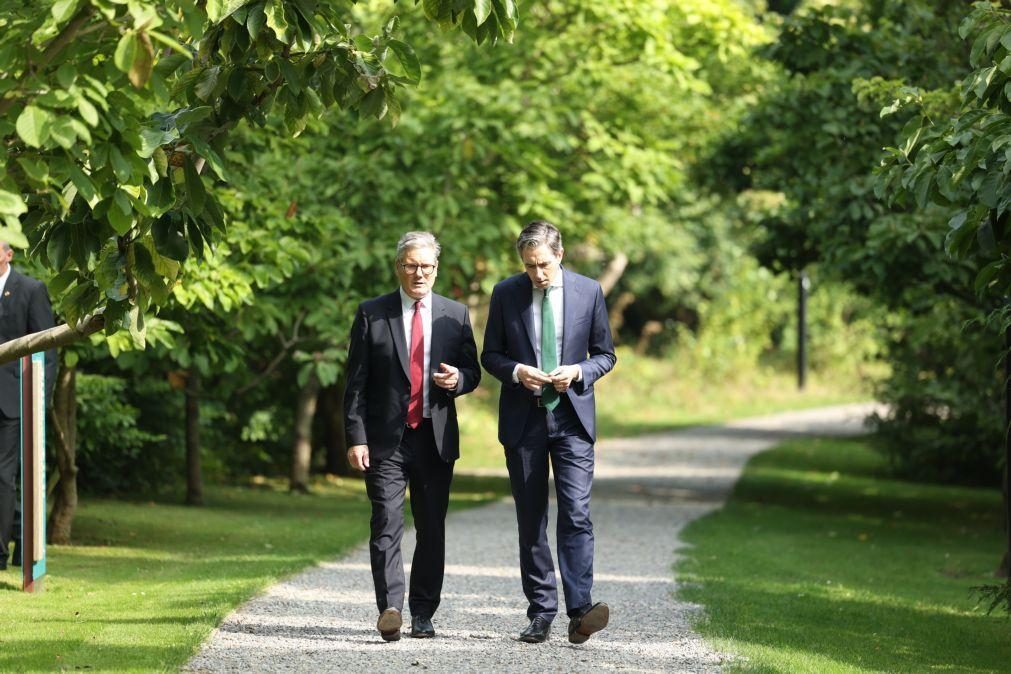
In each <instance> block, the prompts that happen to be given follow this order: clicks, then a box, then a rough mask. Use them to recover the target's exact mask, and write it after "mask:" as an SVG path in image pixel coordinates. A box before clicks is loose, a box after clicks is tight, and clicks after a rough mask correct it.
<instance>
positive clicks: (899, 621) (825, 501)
mask: <svg viewBox="0 0 1011 674" xmlns="http://www.w3.org/2000/svg"><path fill="white" fill-rule="evenodd" d="M1000 507H1001V497H1000V493H999V492H997V491H994V490H985V489H967V488H960V487H944V486H938V485H924V484H913V483H907V482H902V481H899V480H894V479H890V478H889V477H887V473H886V466H885V463H884V461H883V459H881V458H880V457H879V456H878V455H877V454H875V453H874V452H873V451H872V450H871V449H870V448H869V447H868V446H867V445H866V444H865V443H863V442H860V441H855V440H854V441H828V440H810V441H796V442H791V443H788V444H786V445H784V446H782V447H780V448H778V449H775V450H773V451H771V452H768V453H765V454H762V455H759V456H757V457H755V459H753V460H752V462H751V463H750V464H749V465H748V467H747V468H746V470H745V473H744V476H743V478H742V479H741V481H740V482H739V483H738V486H737V488H736V489H735V491H734V494H733V496H732V497H731V499H730V501H729V502H728V504H727V505H726V506H725V507H724V508H723V509H722V510H720V511H718V512H716V513H714V514H712V515H710V516H708V517H706V518H704V519H702V520H700V521H697V522H695V523H694V524H692V525H690V526H689V527H688V528H687V529H686V531H685V534H684V537H685V539H686V540H687V541H688V542H689V543H690V544H692V545H693V547H691V548H688V549H687V550H686V551H685V558H684V559H683V560H682V561H681V563H680V564H679V565H678V571H679V574H678V575H679V579H680V580H681V581H682V582H684V583H686V585H685V586H684V587H683V588H682V590H681V593H682V595H683V596H684V597H685V598H686V599H689V600H691V601H695V602H699V603H701V604H704V605H705V607H706V613H707V616H708V617H707V618H706V619H705V620H704V621H703V622H702V623H701V624H700V625H699V627H700V629H701V631H702V632H703V634H705V635H706V636H708V637H710V638H712V639H713V640H714V641H715V642H716V643H717V646H718V647H719V648H720V649H722V650H725V651H728V652H732V653H735V654H738V655H740V656H743V658H744V659H743V660H741V661H739V662H738V663H737V664H736V666H735V668H737V669H740V670H743V671H749V672H751V671H755V672H851V671H852V672H856V671H893V672H900V671H901V672H927V671H958V672H992V671H1007V663H1008V662H1011V639H1009V630H1011V627H1009V624H1008V622H1007V620H1006V619H1002V618H997V617H988V616H986V615H984V614H983V613H982V612H981V611H980V610H978V609H977V608H976V605H975V601H974V599H973V598H972V597H971V593H970V589H969V588H970V587H972V586H974V585H979V584H983V583H992V582H993V578H992V575H991V574H992V573H993V571H994V569H995V568H996V567H997V564H998V562H999V561H1000V556H1001V544H1002V541H1003V535H1002V526H1001V521H1000Z"/></svg>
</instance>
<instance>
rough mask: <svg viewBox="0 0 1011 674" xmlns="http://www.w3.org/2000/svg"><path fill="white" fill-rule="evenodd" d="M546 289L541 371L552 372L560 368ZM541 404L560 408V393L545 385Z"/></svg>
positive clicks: (542, 327) (553, 314)
mask: <svg viewBox="0 0 1011 674" xmlns="http://www.w3.org/2000/svg"><path fill="white" fill-rule="evenodd" d="M549 290H551V286H548V287H547V288H545V289H544V300H543V301H542V302H541V369H542V370H544V371H545V372H549V373H550V372H552V371H554V369H555V368H557V367H558V347H557V345H556V344H555V312H554V311H552V310H551V296H550V295H548V291H549ZM541 402H542V403H543V404H544V406H545V407H547V408H548V409H549V410H553V409H555V408H556V407H558V391H556V390H555V389H554V387H553V386H551V384H545V385H544V387H543V388H542V389H541Z"/></svg>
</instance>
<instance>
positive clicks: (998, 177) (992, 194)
mask: <svg viewBox="0 0 1011 674" xmlns="http://www.w3.org/2000/svg"><path fill="white" fill-rule="evenodd" d="M1003 186H1004V176H1003V175H1002V174H1001V172H1000V170H999V169H998V170H995V171H991V172H990V173H987V174H986V177H984V178H983V182H982V183H981V184H980V186H979V191H978V194H979V200H980V203H982V204H983V205H984V206H986V207H987V208H997V202H998V201H999V200H1000V197H1001V194H1002V188H1003Z"/></svg>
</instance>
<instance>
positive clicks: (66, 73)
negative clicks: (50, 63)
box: [56, 63, 77, 89]
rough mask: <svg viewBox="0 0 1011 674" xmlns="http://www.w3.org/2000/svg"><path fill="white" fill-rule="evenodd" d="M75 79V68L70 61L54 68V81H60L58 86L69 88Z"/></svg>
mask: <svg viewBox="0 0 1011 674" xmlns="http://www.w3.org/2000/svg"><path fill="white" fill-rule="evenodd" d="M76 79H77V68H75V67H74V66H73V65H71V64H70V63H64V64H63V65H61V66H60V67H59V68H57V69H56V81H57V82H59V83H60V86H61V87H63V88H64V89H69V88H70V87H71V86H73V84H74V80H76Z"/></svg>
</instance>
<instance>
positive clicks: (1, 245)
mask: <svg viewBox="0 0 1011 674" xmlns="http://www.w3.org/2000/svg"><path fill="white" fill-rule="evenodd" d="M0 248H3V249H4V250H6V251H7V252H8V253H9V252H11V250H13V249H12V248H11V245H10V244H9V243H7V242H6V241H0Z"/></svg>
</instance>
